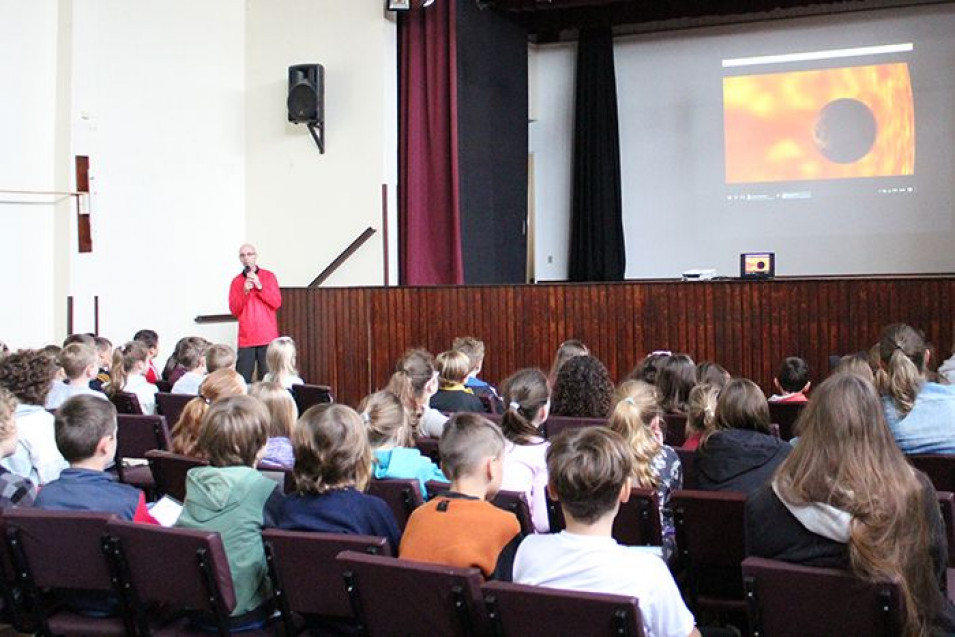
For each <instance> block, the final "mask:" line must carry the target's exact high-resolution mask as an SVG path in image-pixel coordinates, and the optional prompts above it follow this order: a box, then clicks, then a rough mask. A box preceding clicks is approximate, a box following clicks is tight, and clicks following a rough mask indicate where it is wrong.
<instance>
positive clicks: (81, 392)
mask: <svg viewBox="0 0 955 637" xmlns="http://www.w3.org/2000/svg"><path fill="white" fill-rule="evenodd" d="M67 387H68V388H69V390H70V398H72V397H73V396H96V397H97V398H102V399H103V400H109V397H108V396H107V395H106V394H104V393H103V392H101V391H96V390H95V389H91V388H90V387H89V385H87V386H86V387H73V386H72V385H67ZM64 402H65V401H64Z"/></svg>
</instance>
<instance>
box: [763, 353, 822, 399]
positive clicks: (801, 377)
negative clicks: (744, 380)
mask: <svg viewBox="0 0 955 637" xmlns="http://www.w3.org/2000/svg"><path fill="white" fill-rule="evenodd" d="M773 385H774V386H775V387H776V389H777V390H778V391H779V393H778V394H773V395H772V396H770V397H769V400H770V401H772V402H779V403H804V402H806V401H807V400H809V399H808V398H807V397H806V394H807V393H809V387H810V385H812V383H811V382H809V365H808V364H807V363H806V361H804V360H803V359H801V358H799V357H798V356H789V357H787V358H786V359H784V360H783V362H782V363H781V364H780V365H779V374H778V375H777V376H776V378H774V379H773Z"/></svg>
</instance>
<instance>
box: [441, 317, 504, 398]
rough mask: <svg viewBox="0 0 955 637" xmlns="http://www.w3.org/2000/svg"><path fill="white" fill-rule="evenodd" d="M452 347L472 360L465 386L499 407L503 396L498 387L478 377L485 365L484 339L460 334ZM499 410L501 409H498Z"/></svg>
mask: <svg viewBox="0 0 955 637" xmlns="http://www.w3.org/2000/svg"><path fill="white" fill-rule="evenodd" d="M451 349H453V350H457V351H459V352H463V353H464V354H465V355H466V356H467V357H468V360H469V361H471V369H470V370H469V371H468V376H467V380H466V381H465V383H464V386H465V387H467V388H468V389H470V390H471V391H473V392H474V395H475V396H478V397H482V396H486V397H487V398H488V399H489V400H491V401H492V402H493V403H495V404H496V405H497V407H500V402H501V397H500V396H499V395H498V393H497V389H495V388H494V386H493V385H491V384H490V383H487V382H485V381H483V380H481V379H480V378H478V374H480V373H481V369H482V368H483V367H484V354H485V348H484V341H482V340H481V339H479V338H477V337H474V336H458V337H457V338H455V339H454V341H453V342H452V343H451ZM498 411H501V410H500V409H498Z"/></svg>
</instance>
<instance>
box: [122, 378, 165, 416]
mask: <svg viewBox="0 0 955 637" xmlns="http://www.w3.org/2000/svg"><path fill="white" fill-rule="evenodd" d="M123 391H125V392H129V393H131V394H136V398H138V399H139V406H140V407H142V408H143V413H144V414H146V415H152V414H155V413H156V392H158V391H159V390H158V389H157V388H156V386H155V385H153V384H152V383H150V382H149V381H148V380H146V377H145V376H143V375H142V374H130V376H129V377H128V378H127V379H126V387H124V388H123Z"/></svg>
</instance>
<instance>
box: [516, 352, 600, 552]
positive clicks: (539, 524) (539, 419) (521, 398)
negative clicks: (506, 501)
mask: <svg viewBox="0 0 955 637" xmlns="http://www.w3.org/2000/svg"><path fill="white" fill-rule="evenodd" d="M578 358H581V357H578ZM569 364H570V363H567V365H569ZM565 367H566V365H565ZM501 389H502V394H503V397H504V402H505V404H506V406H507V409H505V410H504V415H503V416H502V417H501V431H502V432H503V433H504V437H505V438H506V442H505V443H504V478H503V480H502V482H501V488H502V489H504V490H505V491H521V492H523V493H525V494H526V495H527V501H528V503H529V504H530V507H531V520H532V521H533V523H534V529H535V530H536V531H537V532H538V533H546V532H547V531H549V530H550V521H549V520H548V517H547V459H546V455H547V448H548V446H549V443H548V442H547V441H546V440H544V438H543V437H542V436H541V433H540V426H541V425H542V424H543V423H544V421H545V420H547V416H548V415H549V414H550V386H549V385H548V384H547V377H546V376H544V372H542V371H541V370H539V369H522V370H520V371H518V372H516V373H515V374H513V375H512V376H511V377H509V378H508V379H507V380H506V381H504V385H503V386H502V387H501Z"/></svg>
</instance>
